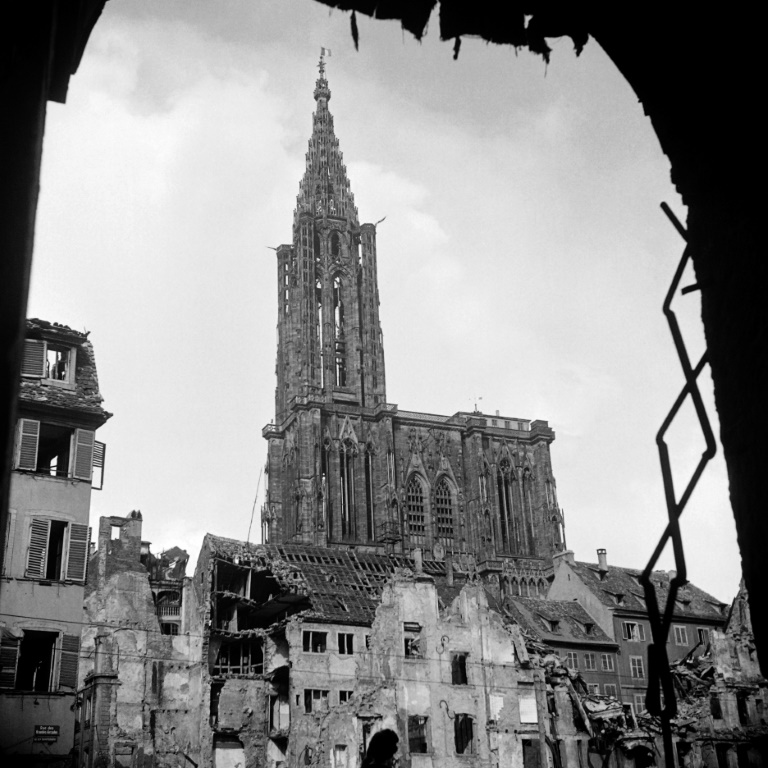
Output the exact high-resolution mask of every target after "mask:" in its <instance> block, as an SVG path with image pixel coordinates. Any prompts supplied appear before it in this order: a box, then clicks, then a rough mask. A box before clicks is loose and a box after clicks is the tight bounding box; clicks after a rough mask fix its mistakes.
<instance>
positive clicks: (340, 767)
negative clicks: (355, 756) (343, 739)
mask: <svg viewBox="0 0 768 768" xmlns="http://www.w3.org/2000/svg"><path fill="white" fill-rule="evenodd" d="M348 757H349V752H348V751H347V745H346V744H336V745H335V746H334V748H333V752H332V753H331V768H348V766H349V763H348V761H347V760H348Z"/></svg>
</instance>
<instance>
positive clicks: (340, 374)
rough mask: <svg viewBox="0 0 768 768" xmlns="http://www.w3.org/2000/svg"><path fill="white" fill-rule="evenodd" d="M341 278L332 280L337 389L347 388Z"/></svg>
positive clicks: (337, 277)
mask: <svg viewBox="0 0 768 768" xmlns="http://www.w3.org/2000/svg"><path fill="white" fill-rule="evenodd" d="M342 296H343V293H342V283H341V278H340V277H339V276H338V275H337V276H336V277H334V278H333V323H334V347H335V366H334V372H335V378H336V386H337V387H346V386H347V355H346V342H345V341H344V299H343V298H342Z"/></svg>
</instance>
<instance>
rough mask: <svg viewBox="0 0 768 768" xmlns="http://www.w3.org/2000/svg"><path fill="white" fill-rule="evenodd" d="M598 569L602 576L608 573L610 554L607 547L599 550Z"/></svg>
mask: <svg viewBox="0 0 768 768" xmlns="http://www.w3.org/2000/svg"><path fill="white" fill-rule="evenodd" d="M597 570H598V571H600V575H601V576H603V575H605V574H606V573H608V555H607V553H606V551H605V549H598V550H597Z"/></svg>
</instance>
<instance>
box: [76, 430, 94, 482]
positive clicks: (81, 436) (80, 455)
mask: <svg viewBox="0 0 768 768" xmlns="http://www.w3.org/2000/svg"><path fill="white" fill-rule="evenodd" d="M95 442H96V433H95V432H94V431H93V430H90V429H76V430H75V434H74V435H73V436H72V444H73V451H72V467H71V472H70V474H71V476H72V477H76V478H77V479H78V480H90V479H91V475H92V473H93V446H94V443H95Z"/></svg>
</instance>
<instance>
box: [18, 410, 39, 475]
mask: <svg viewBox="0 0 768 768" xmlns="http://www.w3.org/2000/svg"><path fill="white" fill-rule="evenodd" d="M17 430H18V431H17V433H16V462H15V465H14V468H15V469H29V470H31V471H32V472H34V471H35V470H36V469H37V444H38V442H39V440H40V422H39V421H35V420H34V419H19V424H18V427H17Z"/></svg>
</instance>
